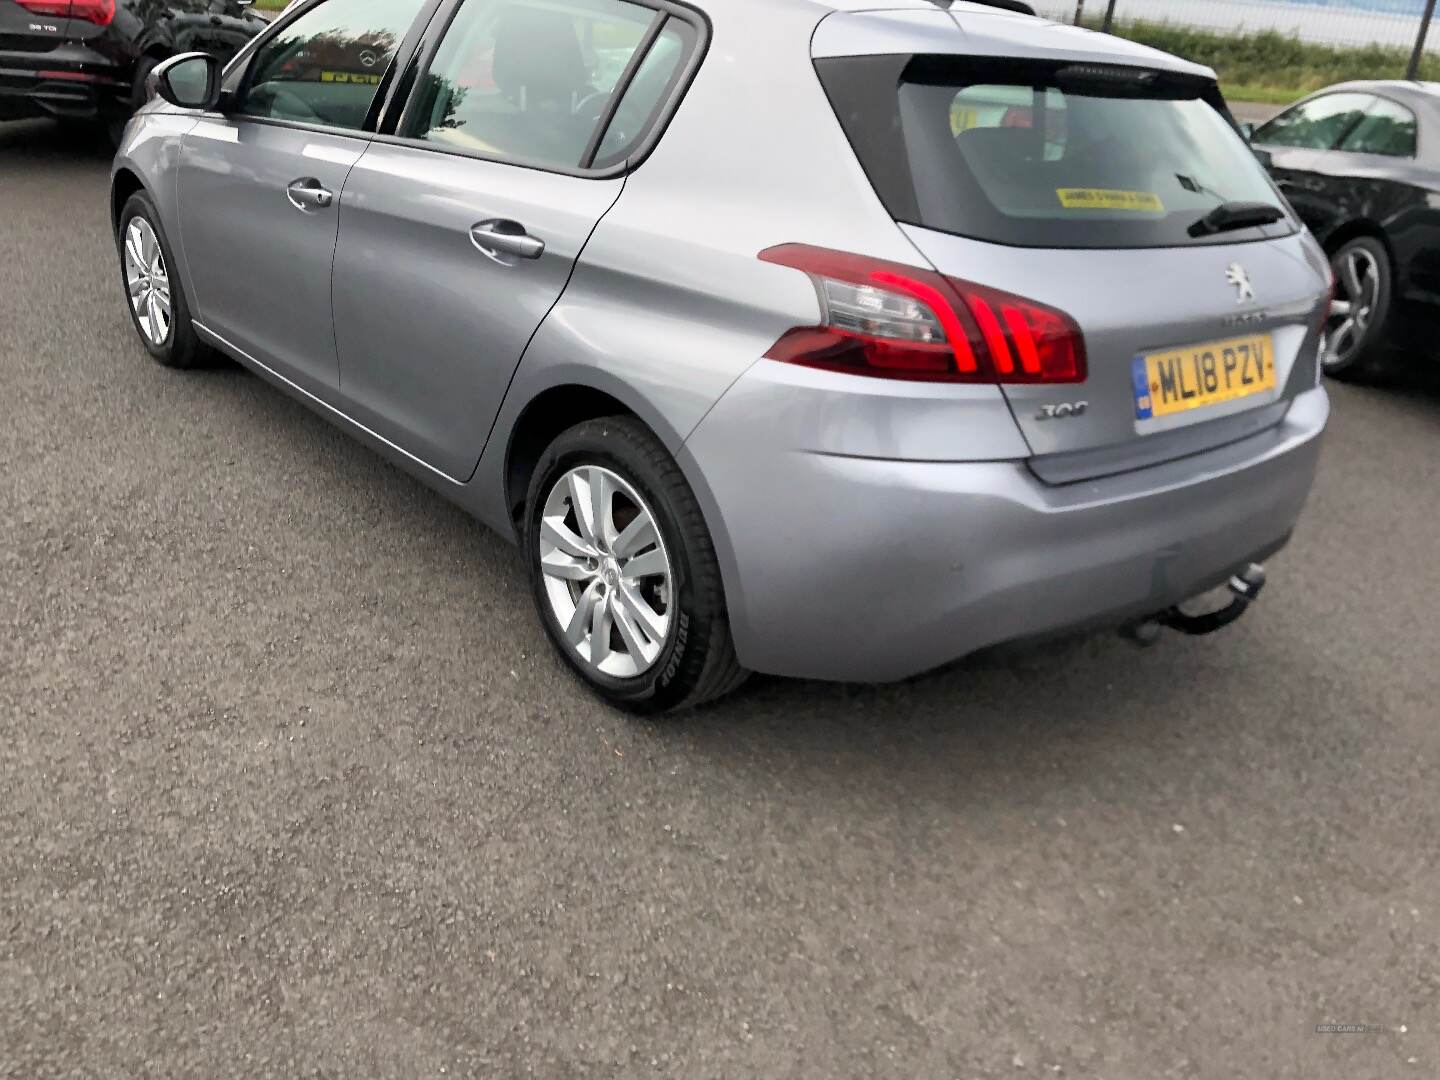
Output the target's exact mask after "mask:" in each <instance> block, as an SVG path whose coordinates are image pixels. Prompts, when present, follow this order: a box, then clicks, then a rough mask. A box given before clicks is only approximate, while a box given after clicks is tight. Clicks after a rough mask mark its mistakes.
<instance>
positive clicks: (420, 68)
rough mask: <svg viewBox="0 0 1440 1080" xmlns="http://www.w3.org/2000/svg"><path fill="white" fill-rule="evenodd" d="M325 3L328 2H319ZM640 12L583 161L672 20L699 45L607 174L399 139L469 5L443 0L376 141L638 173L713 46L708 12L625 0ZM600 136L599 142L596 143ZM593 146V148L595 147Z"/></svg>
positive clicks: (662, 1)
mask: <svg viewBox="0 0 1440 1080" xmlns="http://www.w3.org/2000/svg"><path fill="white" fill-rule="evenodd" d="M316 2H321V3H323V2H324V0H316ZM626 2H627V3H632V4H634V5H635V6H637V7H641V8H647V9H649V10H651V11H653V12H655V16H654V18H652V20H651V22H650V25H649V27H647V29H646V31H645V36H644V37H643V38H642V39H641V41H640V45H639V46H637V47H636V49H635V53H634V54H633V55H632V56H631V57H630V61H629V62H628V63H627V64H626V66H625V70H624V71H623V72H622V73H621V75H620V78H619V79H618V80H617V81H616V83H615V92H614V93H613V95H612V96H611V101H610V107H607V109H606V111H605V113H604V114H603V115H602V116H601V117H600V119H599V120H598V121H597V122H596V129H595V131H594V132H592V133H591V140H590V144H587V145H586V148H585V155H584V156H582V158H581V161H582V162H583V161H585V160H587V159H588V160H593V154H595V153H598V152H599V146H600V143H601V142H603V140H604V133H605V131H607V130H608V128H609V125H610V122H611V121H612V120H613V119H614V112H615V110H616V109H618V107H619V103H620V102H621V101H622V100H623V99H624V97H625V95H626V94H627V93H628V92H629V90H630V84H631V83H632V82H633V81H634V79H635V75H636V73H637V72H638V71H639V70H640V65H641V64H642V63H643V62H644V59H645V57H646V56H647V55H649V52H650V50H651V49H652V48H654V47H655V42H656V41H658V40H659V37H660V34H661V32H662V31H663V30H664V28H665V24H666V23H668V22H669V21H670V19H672V18H673V19H680V20H682V21H684V22H686V23H688V24H689V25H690V27H691V28H692V29H693V30H694V31H695V41H694V43H693V44H692V45H691V46H690V49H689V51H688V53H687V54H686V56H685V57H684V59H683V60H682V61H681V65H680V69H679V75H678V77H677V78H674V79H673V80H672V84H673V85H672V88H671V90H670V93H669V94H668V95H667V96H666V97H665V98H664V99H663V100H662V101H661V102H660V104H659V107H658V108H657V109H656V110H655V114H654V117H653V118H652V119H651V120H650V123H649V127H648V128H647V129H646V130H645V131H644V133H643V134H642V135H641V136H640V137H639V139H638V140H637V141H636V142H635V144H634V145H635V149H634V150H633V151H632V152H631V153H630V154H629V155H627V156H626V157H625V158H624V159H622V160H621V161H619V162H617V163H616V164H614V165H612V166H609V167H607V168H603V169H595V168H587V167H584V166H580V165H577V166H574V167H567V166H563V165H556V164H554V163H553V162H541V161H534V160H530V159H526V158H518V157H509V156H506V155H503V154H486V153H482V152H481V151H478V150H467V149H465V148H464V147H458V146H451V145H448V144H445V143H439V142H435V141H432V140H429V139H417V138H413V137H411V136H407V135H398V134H396V132H398V131H403V130H405V125H406V123H407V122H408V121H409V120H410V119H411V113H412V111H413V109H414V108H415V107H416V102H417V101H418V96H419V95H418V89H419V87H420V85H421V83H422V82H423V81H424V78H425V76H426V75H428V74H429V73H430V65H431V63H433V62H434V59H435V55H436V54H437V53H438V52H439V50H440V46H441V44H442V43H443V42H444V40H445V34H446V33H447V32H448V31H449V29H450V24H451V23H452V22H454V20H455V16H456V15H457V14H458V13H459V11H460V8H461V6H462V5H463V4H464V3H465V0H439V3H438V9H437V11H436V12H435V13H434V14H433V15H432V16H431V18H430V20H429V22H428V24H427V27H426V30H425V33H424V35H423V37H424V39H425V40H424V42H423V46H422V47H420V48H417V50H416V51H415V53H414V55H413V56H411V57H410V58H409V60H408V61H407V62H410V63H414V64H415V65H416V71H415V77H414V79H413V81H412V82H411V83H410V85H409V86H408V87H407V88H406V93H405V94H404V96H403V99H400V98H399V97H398V96H397V99H396V100H391V101H388V102H387V103H386V108H385V110H384V111H383V112H382V115H381V119H380V123H379V125H378V130H377V131H376V133H375V134H374V136H373V141H374V142H379V143H385V144H387V145H392V146H407V147H411V148H412V149H416V150H426V151H429V152H430V153H433V154H447V155H449V156H451V157H462V158H470V159H471V160H474V161H489V162H493V163H494V164H496V165H510V166H514V167H515V168H520V169H530V170H533V171H535V172H546V173H555V174H557V175H560V176H574V177H578V178H581V179H586V180H609V179H613V178H615V177H617V176H625V175H626V174H628V173H630V172H633V171H634V170H635V169H638V168H639V167H640V165H641V164H643V163H644V161H645V159H646V158H647V157H649V156H650V153H651V151H652V150H654V148H655V145H656V144H657V143H658V142H659V141H660V138H661V136H663V135H664V134H665V130H666V129H667V128H668V127H669V125H670V121H671V120H672V119H673V118H674V115H675V111H676V109H677V108H678V107H679V105H680V102H681V100H682V99H683V98H684V96H685V94H686V93H687V92H688V91H689V89H690V85H691V83H693V82H694V81H695V76H696V75H697V74H698V73H699V70H700V65H701V63H702V62H703V61H704V59H705V56H706V54H707V53H708V51H709V47H710V20H709V19H708V18H707V17H706V15H705V14H704V12H702V11H700V10H698V9H696V8H692V7H689V6H687V5H684V4H680V3H676V2H675V0H626ZM431 27H434V28H436V29H437V30H438V33H436V34H435V35H434V36H433V38H432V37H431V35H430V28H431ZM397 58H398V54H397ZM597 135H598V138H597ZM592 144H593V148H592Z"/></svg>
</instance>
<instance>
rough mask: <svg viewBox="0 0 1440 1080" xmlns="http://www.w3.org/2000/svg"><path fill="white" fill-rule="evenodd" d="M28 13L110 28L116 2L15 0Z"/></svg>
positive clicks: (113, 0)
mask: <svg viewBox="0 0 1440 1080" xmlns="http://www.w3.org/2000/svg"><path fill="white" fill-rule="evenodd" d="M15 2H16V3H17V4H19V5H20V6H21V7H22V8H24V9H25V10H26V11H30V12H34V13H35V14H36V15H49V16H50V17H52V18H56V19H65V18H70V19H83V20H85V21H86V22H92V23H94V24H95V25H96V26H109V25H110V23H111V21H112V20H113V19H114V18H115V0H15Z"/></svg>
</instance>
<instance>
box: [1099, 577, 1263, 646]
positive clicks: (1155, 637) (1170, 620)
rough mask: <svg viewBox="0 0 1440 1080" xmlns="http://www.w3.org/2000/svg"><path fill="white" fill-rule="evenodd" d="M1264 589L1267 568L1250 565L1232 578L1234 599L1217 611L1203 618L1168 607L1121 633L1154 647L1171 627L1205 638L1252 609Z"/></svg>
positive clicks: (1207, 613)
mask: <svg viewBox="0 0 1440 1080" xmlns="http://www.w3.org/2000/svg"><path fill="white" fill-rule="evenodd" d="M1264 587H1265V568H1264V567H1263V566H1259V565H1257V564H1256V563H1251V564H1250V565H1249V566H1247V567H1246V568H1245V569H1244V570H1242V571H1240V573H1238V574H1236V575H1235V576H1234V577H1232V578H1231V579H1230V592H1231V594H1232V599H1231V601H1230V603H1229V604H1227V605H1226V606H1225V607H1223V608H1220V609H1219V610H1218V611H1207V612H1206V613H1204V614H1203V615H1187V614H1186V613H1185V612H1183V611H1181V610H1180V609H1179V607H1172V608H1167V609H1166V610H1164V611H1162V612H1160V614H1158V615H1152V616H1151V617H1150V618H1148V619H1141V620H1140V621H1139V622H1137V623H1132V624H1130V625H1129V626H1126V627H1125V628H1124V629H1123V630H1121V631H1120V633H1121V634H1122V635H1123V636H1124V637H1127V638H1129V639H1130V640H1131V641H1133V642H1135V644H1137V645H1142V646H1149V645H1154V644H1155V643H1156V642H1157V641H1159V640H1160V630H1161V629H1162V628H1163V627H1169V628H1170V629H1171V630H1175V631H1177V632H1179V633H1181V634H1188V635H1189V636H1191V637H1202V636H1204V635H1205V634H1213V633H1215V631H1216V630H1220V629H1223V628H1224V627H1227V626H1229V625H1230V624H1231V623H1233V622H1234V621H1235V620H1236V619H1238V618H1240V616H1241V615H1244V614H1245V612H1246V611H1247V610H1249V608H1250V605H1251V604H1253V603H1254V602H1255V599H1256V597H1258V596H1259V595H1260V590H1261V589H1263V588H1264Z"/></svg>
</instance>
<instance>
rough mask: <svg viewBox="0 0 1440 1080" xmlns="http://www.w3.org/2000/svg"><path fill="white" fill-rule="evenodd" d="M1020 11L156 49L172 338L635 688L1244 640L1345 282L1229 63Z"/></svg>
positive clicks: (165, 343)
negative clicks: (1287, 199)
mask: <svg viewBox="0 0 1440 1080" xmlns="http://www.w3.org/2000/svg"><path fill="white" fill-rule="evenodd" d="M1016 7H1023V5H1017V4H1015V3H1013V2H1008V0H1007V2H1004V3H1002V2H1000V0H994V2H992V3H986V4H981V3H954V4H944V3H937V2H930V0H875V2H869V0H694V2H693V3H690V2H687V3H679V2H671V0H298V2H297V3H294V4H292V5H291V6H290V7H289V8H288V9H287V10H286V12H285V13H284V14H283V15H282V16H281V17H280V18H278V19H277V20H276V22H275V24H274V25H273V26H272V27H270V29H269V30H268V31H267V32H266V33H264V34H262V35H261V36H260V37H259V38H257V39H256V40H255V41H254V42H253V43H252V44H251V46H250V47H249V48H247V49H246V50H245V51H244V52H243V53H242V54H241V55H239V56H238V57H237V58H236V59H235V60H234V61H233V62H232V63H231V64H229V65H228V66H227V67H226V68H225V70H224V71H223V72H222V71H219V70H217V68H216V65H215V62H214V61H213V60H211V59H209V58H206V57H203V56H199V55H189V56H181V57H176V58H174V59H172V60H170V61H169V62H167V63H166V64H164V65H162V66H161V67H160V68H158V69H157V71H156V74H155V78H154V79H153V87H154V89H155V90H156V92H157V95H156V98H155V100H153V101H152V102H151V103H150V104H149V105H148V106H147V107H146V108H145V109H144V110H143V111H142V112H141V113H140V114H139V115H138V116H137V117H136V118H135V120H134V121H133V122H132V123H131V125H130V127H129V129H128V132H127V135H126V138H125V140H124V143H123V145H122V147H121V149H120V152H119V154H118V155H117V157H116V159H115V164H114V183H113V195H112V198H113V213H114V222H115V228H116V236H117V240H118V248H119V253H120V267H121V272H122V275H123V279H124V286H125V289H126V293H127V297H128V301H129V304H130V310H131V313H132V315H133V317H134V322H135V327H136V329H137V331H138V333H139V336H140V340H141V342H142V344H143V345H144V347H145V348H146V349H147V350H149V352H150V353H151V355H153V356H154V357H155V359H157V360H159V361H160V362H161V363H164V364H168V365H170V366H172V367H176V368H187V367H192V366H194V365H196V364H198V363H199V362H201V361H202V359H204V358H205V357H206V356H207V355H210V354H216V353H218V354H223V355H225V356H228V357H230V358H232V359H234V360H236V361H238V362H240V363H241V364H243V365H245V366H246V367H248V368H250V369H251V370H253V371H254V372H256V373H258V374H259V375H261V376H263V377H264V378H266V379H268V380H270V381H271V382H273V383H274V384H275V385H277V386H278V387H280V388H281V389H282V390H284V391H286V392H288V393H290V394H293V395H295V396H297V397H299V398H300V399H302V400H303V401H305V402H306V403H307V404H309V405H310V406H312V407H313V408H314V409H315V410H317V411H318V412H320V413H321V414H322V415H324V416H325V417H327V418H328V419H330V420H332V421H333V422H335V423H336V424H338V425H340V426H341V427H342V428H344V429H345V430H347V431H349V432H351V433H352V434H354V435H355V436H356V437H357V438H359V439H361V440H363V441H364V442H366V443H368V444H369V445H370V446H372V447H374V448H375V449H376V450H377V451H379V452H380V453H381V454H382V455H384V456H385V457H387V458H388V459H389V460H391V461H393V462H395V463H396V464H398V465H399V466H401V467H402V468H404V469H407V470H409V471H410V472H412V473H413V474H414V475H416V476H417V477H419V478H420V479H422V480H424V481H425V482H426V483H428V484H430V485H432V486H433V487H435V488H436V489H438V490H439V491H441V492H443V493H444V494H445V495H446V496H447V497H448V498H451V499H453V500H455V501H456V502H458V503H460V504H461V505H463V506H464V507H465V508H467V509H468V510H469V511H470V512H471V513H473V514H474V515H475V516H476V517H477V518H478V519H479V520H480V521H482V522H484V523H485V524H487V525H489V526H491V527H492V528H494V529H496V530H498V531H500V532H501V533H503V534H505V535H506V536H508V537H511V538H513V539H514V540H516V541H517V542H518V544H519V545H520V549H521V552H522V556H523V559H524V562H525V566H526V567H527V569H528V573H529V577H530V581H531V582H532V584H533V594H534V599H535V604H536V607H537V609H538V612H539V617H540V619H541V621H542V622H543V624H544V626H545V629H546V631H547V633H548V634H549V636H550V637H551V639H552V640H553V641H554V644H555V646H556V648H557V649H558V650H559V652H560V654H561V655H562V656H563V657H564V658H565V660H566V661H567V662H568V663H569V665H570V666H571V667H572V668H573V669H574V670H575V671H576V672H577V673H578V674H579V675H580V677H581V678H583V679H585V680H586V681H588V682H589V684H590V685H591V686H593V687H594V688H595V689H596V690H598V691H599V692H600V693H601V694H602V695H604V696H605V697H606V698H607V699H609V700H610V701H613V702H615V703H617V704H620V705H623V706H626V707H629V708H632V709H636V710H644V711H660V710H666V709H673V708H677V707H683V706H688V705H693V704H696V703H699V702H701V701H704V700H707V699H709V698H713V697H715V696H718V695H720V694H722V693H724V692H726V691H727V690H729V689H731V688H733V687H735V686H737V685H738V684H739V683H740V681H741V680H742V679H743V678H744V675H745V673H746V672H747V671H752V670H755V671H764V672H772V673H779V674H783V675H791V676H803V677H809V678H820V679H847V680H863V681H883V680H893V679H900V678H904V677H907V676H910V675H913V674H917V673H920V672H924V671H926V670H928V669H930V668H933V667H935V666H937V665H940V664H943V663H945V662H947V661H950V660H953V659H955V658H957V657H960V656H962V655H965V654H967V653H970V652H972V651H974V650H976V649H979V648H982V647H984V646H987V645H991V644H994V643H999V642H1004V641H1010V640H1014V639H1021V638H1028V637H1032V636H1037V635H1042V634H1047V633H1051V632H1055V631H1059V630H1063V629H1067V628H1072V627H1076V626H1081V625H1109V626H1112V627H1121V626H1128V627H1130V628H1131V629H1132V632H1134V633H1135V634H1136V635H1137V636H1141V637H1153V636H1154V635H1155V634H1158V633H1159V628H1160V627H1162V626H1169V627H1173V628H1175V629H1177V630H1182V631H1186V632H1191V633H1199V632H1205V631H1209V630H1213V629H1215V628H1217V627H1218V626H1220V625H1223V624H1224V623H1226V622H1228V621H1230V620H1231V619H1233V618H1234V617H1235V616H1236V615H1238V614H1239V613H1240V612H1241V611H1243V610H1244V608H1245V606H1246V605H1247V604H1249V603H1250V602H1251V601H1253V600H1254V598H1255V594H1256V592H1257V591H1258V589H1259V586H1260V584H1261V582H1262V581H1263V571H1262V569H1261V567H1260V566H1259V565H1257V564H1259V563H1260V562H1261V561H1262V560H1264V559H1265V558H1266V557H1268V556H1270V555H1272V554H1273V553H1275V552H1276V551H1278V550H1279V549H1280V548H1281V547H1282V546H1283V545H1284V544H1285V542H1286V540H1287V539H1288V537H1289V536H1290V533H1291V530H1292V529H1293V528H1294V526H1295V523H1296V519H1297V518H1298V516H1299V514H1300V512H1301V508H1302V506H1303V504H1304V502H1305V499H1306V496H1307V494H1308V492H1309V489H1310V486H1311V481H1312V477H1313V474H1314V471H1315V464H1316V457H1317V453H1318V450H1319V444H1320V435H1321V432H1322V430H1323V428H1324V426H1325V422H1326V417H1327V413H1328V405H1327V400H1326V396H1325V391H1324V390H1323V389H1322V388H1321V387H1320V386H1319V384H1318V378H1317V375H1318V363H1317V361H1318V355H1319V352H1320V346H1321V327H1322V324H1323V321H1324V318H1325V315H1326V311H1327V307H1328V301H1329V295H1330V290H1331V280H1330V272H1329V270H1328V267H1327V264H1326V261H1325V258H1324V256H1323V254H1322V253H1321V251H1320V249H1319V248H1318V247H1317V245H1316V244H1315V242H1314V241H1313V239H1312V238H1311V237H1310V236H1309V235H1308V234H1307V233H1306V232H1305V231H1304V230H1303V228H1302V227H1301V226H1300V224H1299V223H1298V222H1297V220H1296V219H1295V217H1294V215H1293V214H1292V213H1291V211H1290V209H1289V208H1288V207H1287V206H1286V204H1285V203H1284V201H1283V200H1282V199H1281V197H1280V196H1279V194H1278V193H1277V192H1276V190H1275V189H1274V188H1273V187H1272V185H1271V184H1270V182H1269V180H1268V179H1267V178H1266V175H1265V173H1264V171H1263V170H1262V168H1261V167H1260V165H1259V164H1258V163H1257V161H1256V160H1255V158H1254V156H1253V155H1252V153H1251V152H1250V151H1249V149H1248V148H1247V146H1246V144H1245V142H1244V140H1243V139H1242V138H1241V136H1240V135H1239V134H1238V133H1237V131H1236V129H1235V126H1234V124H1233V122H1232V121H1231V119H1230V117H1229V114H1228V113H1227V111H1226V109H1225V105H1224V102H1223V101H1222V99H1221V97H1220V94H1219V92H1218V90H1217V87H1216V83H1215V78H1214V74H1213V72H1211V71H1210V70H1208V69H1205V68H1201V67H1198V66H1196V65H1194V64H1191V63H1187V62H1185V61H1182V60H1178V59H1176V58H1174V57H1172V56H1168V55H1165V54H1163V53H1159V52H1155V51H1153V50H1150V49H1146V48H1142V47H1140V46H1137V45H1133V44H1130V43H1128V42H1124V41H1121V40H1118V39H1115V38H1111V37H1107V36H1103V35H1100V34H1096V33H1092V32H1089V31H1086V30H1084V29H1080V28H1076V27H1071V26H1061V25H1055V24H1053V23H1049V22H1046V21H1043V20H1041V19H1039V18H1035V17H1033V16H1030V15H1027V14H1023V13H1018V12H1016V11H1013V10H1005V9H1007V8H1016ZM1227 581H1229V582H1230V583H1231V587H1232V590H1233V593H1234V595H1233V598H1232V599H1231V600H1230V603H1229V604H1228V605H1227V606H1217V605H1212V606H1216V607H1217V609H1216V610H1211V611H1204V612H1198V613H1197V612H1195V611H1194V610H1193V608H1189V609H1186V610H1182V609H1181V608H1180V606H1179V605H1180V604H1182V602H1185V601H1187V600H1190V599H1192V598H1195V597H1197V596H1199V595H1200V594H1203V593H1207V592H1209V591H1210V590H1212V589H1217V588H1218V587H1220V586H1223V585H1224V584H1225V583H1226V582H1227Z"/></svg>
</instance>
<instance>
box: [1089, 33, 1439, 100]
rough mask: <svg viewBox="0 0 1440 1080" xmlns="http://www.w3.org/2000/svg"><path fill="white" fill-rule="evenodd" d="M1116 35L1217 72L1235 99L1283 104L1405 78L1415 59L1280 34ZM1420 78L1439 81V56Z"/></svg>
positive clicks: (1428, 60)
mask: <svg viewBox="0 0 1440 1080" xmlns="http://www.w3.org/2000/svg"><path fill="white" fill-rule="evenodd" d="M1111 32H1112V33H1114V34H1117V35H1118V36H1120V37H1124V38H1129V39H1130V40H1132V41H1138V42H1140V43H1141V44H1143V45H1153V46H1154V47H1155V48H1157V49H1164V50H1165V51H1166V52H1169V53H1174V54H1175V55H1176V56H1183V57H1185V58H1186V59H1187V60H1194V61H1195V62H1196V63H1200V64H1205V65H1206V66H1208V67H1212V68H1214V69H1215V71H1216V73H1217V74H1218V75H1219V76H1220V85H1221V89H1223V90H1224V91H1225V96H1226V97H1227V98H1229V99H1230V100H1231V101H1262V102H1269V103H1272V104H1276V105H1283V104H1286V103H1287V102H1291V101H1294V100H1295V99H1296V98H1297V97H1301V96H1302V95H1304V94H1308V93H1310V92H1311V91H1312V90H1319V89H1321V88H1322V87H1325V86H1329V85H1331V84H1332V83H1337V82H1345V81H1346V80H1347V79H1403V78H1404V77H1405V66H1406V63H1407V62H1408V61H1409V59H1410V53H1409V51H1408V50H1406V49H1398V48H1391V47H1388V46H1383V45H1356V46H1349V47H1347V46H1334V45H1311V44H1308V43H1306V42H1303V41H1301V40H1300V39H1299V38H1295V37H1291V36H1290V35H1288V34H1282V33H1279V32H1278V31H1275V30H1261V31H1250V32H1247V31H1245V30H1243V29H1241V30H1237V31H1236V32H1234V33H1221V32H1217V31H1214V30H1196V29H1192V28H1191V27H1188V26H1178V25H1176V24H1174V23H1166V22H1143V21H1140V22H1121V23H1116V24H1115V27H1114V28H1113V30H1112V31H1111ZM1420 78H1422V79H1432V80H1440V58H1437V57H1434V56H1426V57H1425V59H1424V61H1423V62H1422V64H1421V66H1420Z"/></svg>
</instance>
